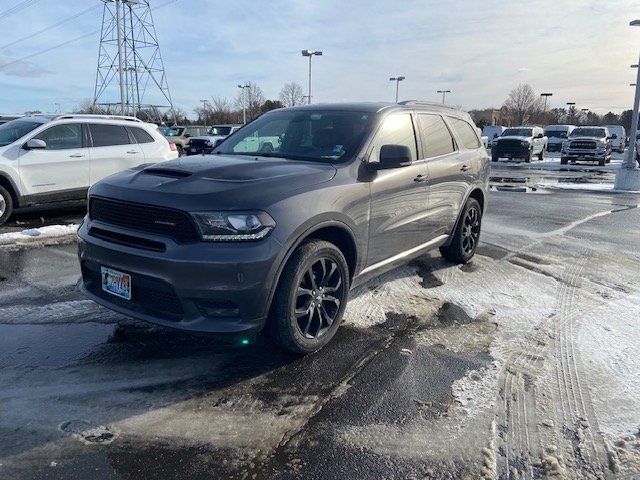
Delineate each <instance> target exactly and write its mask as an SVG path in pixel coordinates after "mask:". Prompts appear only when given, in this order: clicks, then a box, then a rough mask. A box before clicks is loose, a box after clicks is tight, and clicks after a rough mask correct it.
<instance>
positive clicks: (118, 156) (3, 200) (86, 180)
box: [0, 115, 178, 225]
mask: <svg viewBox="0 0 640 480" xmlns="http://www.w3.org/2000/svg"><path fill="white" fill-rule="evenodd" d="M177 157H178V152H177V150H176V148H175V145H171V144H169V142H167V140H166V139H165V138H164V137H163V136H162V135H161V134H160V132H158V130H157V128H156V127H155V126H154V125H151V124H148V123H144V122H142V121H141V120H138V119H137V118H134V117H123V116H106V115H58V116H26V117H22V118H19V119H16V120H12V121H10V122H7V123H5V124H3V125H0V225H2V224H3V223H4V222H6V221H7V219H8V218H9V216H10V215H11V213H12V211H13V209H14V208H22V207H28V206H32V205H39V204H55V203H58V202H65V201H73V200H83V199H85V198H86V194H87V189H88V188H89V186H91V185H93V184H94V183H95V182H97V181H98V180H100V179H101V178H104V177H106V176H107V175H111V174H112V173H116V172H119V171H121V170H125V169H127V168H131V167H135V166H137V165H140V164H144V163H158V162H164V161H167V160H173V159H175V158H177Z"/></svg>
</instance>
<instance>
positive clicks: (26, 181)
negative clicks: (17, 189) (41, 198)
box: [19, 123, 89, 201]
mask: <svg viewBox="0 0 640 480" xmlns="http://www.w3.org/2000/svg"><path fill="white" fill-rule="evenodd" d="M32 138H36V139H39V140H43V141H44V142H45V143H46V144H47V147H46V148H45V149H37V150H25V149H24V148H22V149H20V158H19V165H20V178H21V181H22V185H23V188H24V191H25V192H27V194H30V195H31V194H32V195H47V194H53V193H55V194H56V198H55V199H53V198H52V199H48V200H46V201H49V200H72V199H77V198H83V197H84V196H85V191H86V188H88V186H89V153H88V150H87V148H86V146H85V139H84V135H83V130H82V125H81V124H80V123H59V124H56V125H53V126H51V127H49V128H47V129H45V130H43V131H42V132H40V133H38V134H37V135H35V136H34V137H32ZM25 143H26V142H25Z"/></svg>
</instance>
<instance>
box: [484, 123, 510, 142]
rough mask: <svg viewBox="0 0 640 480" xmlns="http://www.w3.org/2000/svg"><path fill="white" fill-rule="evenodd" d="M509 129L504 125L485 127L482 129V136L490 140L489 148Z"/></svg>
mask: <svg viewBox="0 0 640 480" xmlns="http://www.w3.org/2000/svg"><path fill="white" fill-rule="evenodd" d="M506 129H507V127H503V126H502V125H485V127H484V128H483V129H482V135H483V136H485V137H487V139H488V140H489V147H492V146H493V142H494V141H495V140H496V138H498V137H499V136H500V135H502V133H503V132H504V131H505V130H506Z"/></svg>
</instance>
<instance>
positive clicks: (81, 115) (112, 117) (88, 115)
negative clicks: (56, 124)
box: [56, 113, 144, 123]
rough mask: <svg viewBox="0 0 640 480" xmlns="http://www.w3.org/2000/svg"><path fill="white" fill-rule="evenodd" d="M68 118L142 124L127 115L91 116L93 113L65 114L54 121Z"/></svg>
mask: <svg viewBox="0 0 640 480" xmlns="http://www.w3.org/2000/svg"><path fill="white" fill-rule="evenodd" d="M68 118H93V119H100V120H123V121H126V122H140V123H144V122H143V121H142V120H140V119H139V118H136V117H130V116H127V115H100V114H93V113H67V114H65V115H59V116H57V117H56V120H63V119H68Z"/></svg>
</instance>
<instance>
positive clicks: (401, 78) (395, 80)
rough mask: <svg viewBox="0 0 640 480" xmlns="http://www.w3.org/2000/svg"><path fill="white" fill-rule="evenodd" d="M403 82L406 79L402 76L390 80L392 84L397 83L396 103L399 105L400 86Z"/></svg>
mask: <svg viewBox="0 0 640 480" xmlns="http://www.w3.org/2000/svg"><path fill="white" fill-rule="evenodd" d="M403 80H404V77H403V76H402V75H400V76H397V77H391V78H390V79H389V81H390V82H396V103H398V85H399V84H400V82H401V81H403Z"/></svg>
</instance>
